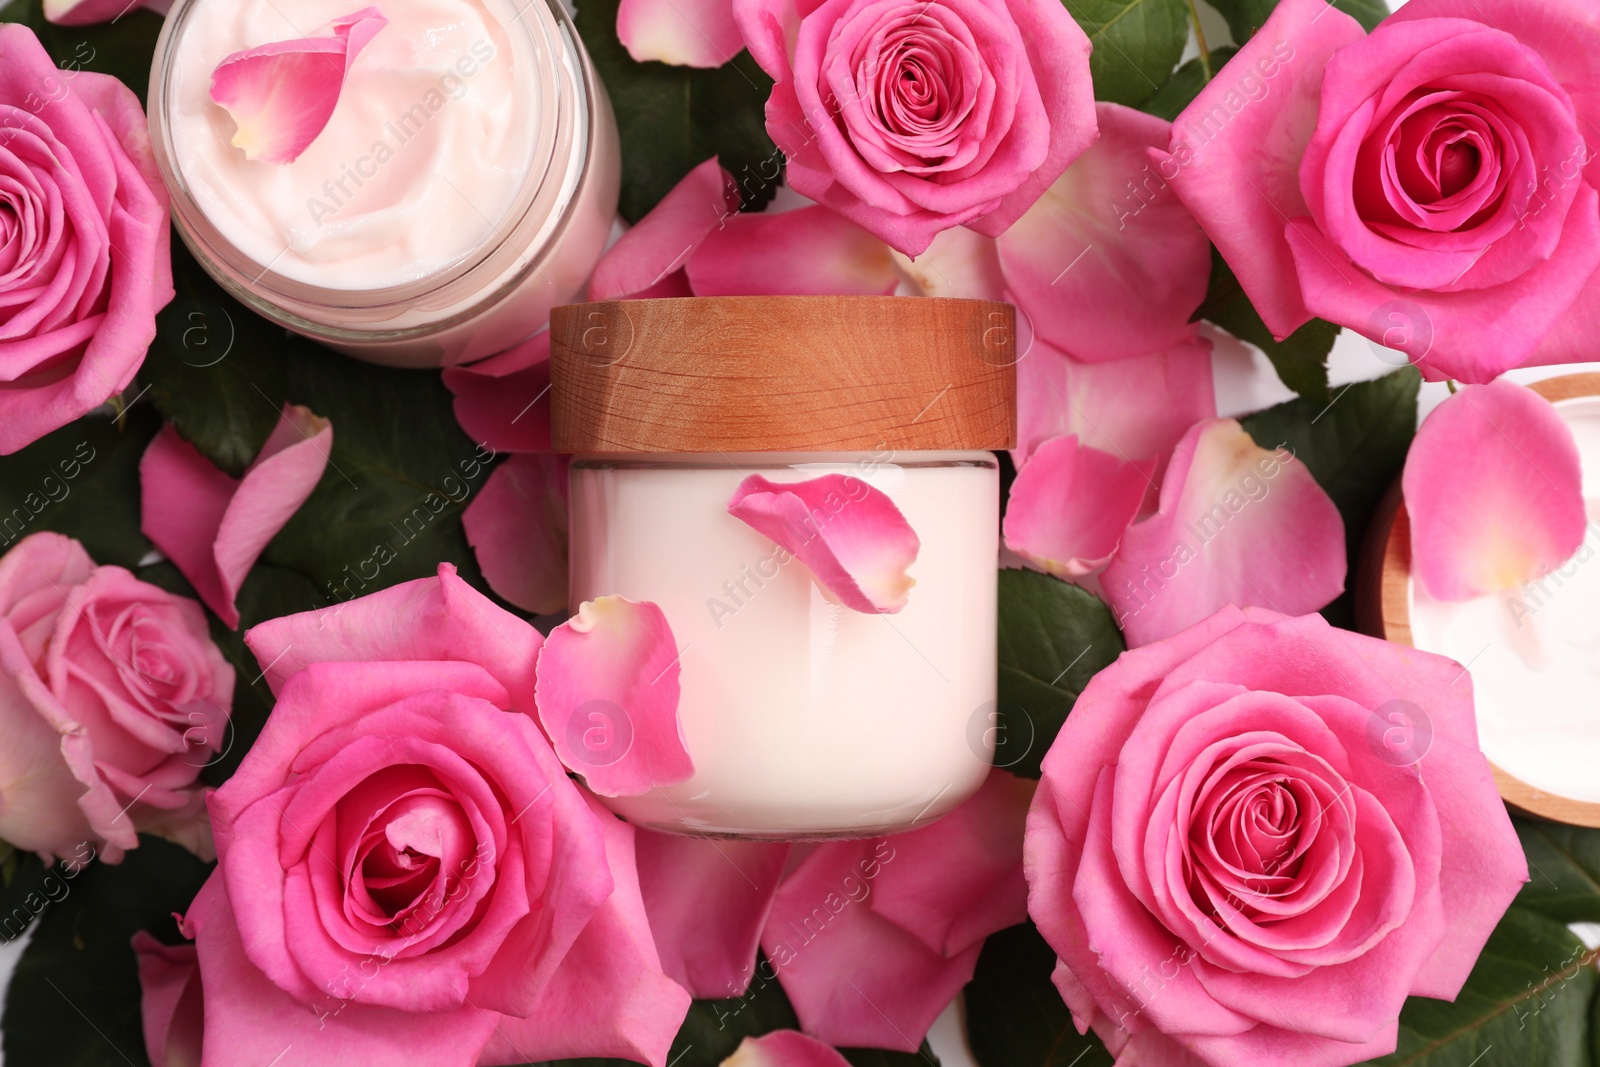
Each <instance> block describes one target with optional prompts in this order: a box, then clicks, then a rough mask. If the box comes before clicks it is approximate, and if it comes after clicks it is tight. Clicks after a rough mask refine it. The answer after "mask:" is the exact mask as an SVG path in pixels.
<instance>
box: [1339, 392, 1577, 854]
mask: <svg viewBox="0 0 1600 1067" xmlns="http://www.w3.org/2000/svg"><path fill="white" fill-rule="evenodd" d="M1528 388H1530V389H1532V390H1533V391H1534V392H1536V393H1538V394H1539V395H1540V396H1542V397H1544V398H1545V399H1546V400H1548V401H1550V402H1551V403H1552V404H1554V403H1558V402H1559V401H1562V400H1571V399H1574V398H1576V397H1580V396H1600V374H1568V375H1565V376H1563V377H1560V378H1546V379H1544V380H1543V381H1537V382H1530V383H1528ZM1361 564H1362V566H1361V572H1360V576H1359V577H1358V579H1357V588H1356V604H1357V608H1356V613H1357V620H1358V625H1359V626H1360V627H1361V628H1362V629H1363V630H1364V631H1366V632H1367V633H1369V634H1372V635H1373V636H1375V637H1382V638H1384V639H1385V640H1388V641H1393V642H1394V643H1396V644H1400V645H1411V644H1413V640H1412V634H1411V518H1410V516H1409V515H1407V513H1406V504H1405V498H1404V497H1403V496H1402V494H1401V492H1400V482H1399V480H1398V479H1396V480H1395V484H1394V485H1393V486H1391V487H1390V489H1389V492H1388V494H1387V495H1386V496H1385V497H1384V500H1383V503H1382V504H1380V505H1379V506H1378V511H1377V513H1376V514H1375V515H1374V516H1373V519H1372V527H1371V528H1370V529H1369V530H1368V533H1367V543H1366V548H1365V550H1364V553H1363V557H1362V561H1361ZM1467 666H1468V667H1469V668H1470V666H1471V664H1468V665H1467ZM1489 769H1490V770H1491V771H1493V772H1494V781H1495V785H1496V786H1498V787H1499V789H1500V798H1501V799H1502V800H1504V801H1505V802H1506V803H1508V804H1510V805H1512V806H1513V807H1516V808H1519V809H1521V810H1522V811H1525V812H1527V813H1529V814H1531V815H1538V816H1541V817H1543V818H1546V819H1553V820H1555V821H1556V822H1564V823H1571V824H1573V825H1575V826H1592V827H1600V804H1596V803H1594V802H1592V801H1587V800H1578V799H1575V798H1573V797H1564V796H1561V795H1560V794H1557V793H1547V792H1545V791H1544V790H1542V789H1539V788H1537V787H1535V786H1532V785H1529V784H1528V783H1527V782H1524V781H1523V780H1522V779H1520V778H1518V777H1516V776H1515V775H1513V774H1511V773H1509V772H1507V771H1505V770H1502V769H1501V768H1500V767H1498V766H1496V765H1495V763H1494V761H1493V760H1490V762H1489Z"/></svg>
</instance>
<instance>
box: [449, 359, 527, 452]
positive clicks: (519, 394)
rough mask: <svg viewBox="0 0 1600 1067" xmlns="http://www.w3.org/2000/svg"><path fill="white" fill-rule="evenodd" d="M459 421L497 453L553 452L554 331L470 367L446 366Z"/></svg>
mask: <svg viewBox="0 0 1600 1067" xmlns="http://www.w3.org/2000/svg"><path fill="white" fill-rule="evenodd" d="M443 378H444V384H445V388H447V389H449V390H450V392H451V393H452V394H454V396H455V401H454V404H453V405H452V406H453V409H454V411H455V413H456V422H458V423H460V424H461V428H462V429H463V430H465V431H466V433H467V436H468V437H470V438H472V440H473V441H474V442H476V443H477V445H478V447H479V448H486V449H488V450H489V451H490V454H491V456H492V455H493V453H496V452H548V451H550V396H549V394H550V331H549V330H541V331H540V332H539V333H537V334H535V335H534V336H533V337H531V338H529V339H528V340H526V341H524V342H522V343H521V344H520V345H517V346H516V347H515V348H510V349H507V350H506V351H504V352H501V353H500V354H499V355H497V356H490V357H489V358H488V359H486V360H483V361H481V362H479V363H473V364H471V365H469V366H465V367H446V368H445V369H444V373H443Z"/></svg>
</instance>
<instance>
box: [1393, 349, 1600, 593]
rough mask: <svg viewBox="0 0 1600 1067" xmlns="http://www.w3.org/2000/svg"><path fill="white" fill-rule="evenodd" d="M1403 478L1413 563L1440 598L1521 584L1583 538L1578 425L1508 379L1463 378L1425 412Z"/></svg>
mask: <svg viewBox="0 0 1600 1067" xmlns="http://www.w3.org/2000/svg"><path fill="white" fill-rule="evenodd" d="M1463 457H1471V463H1470V466H1469V467H1463V466H1462V460H1463ZM1402 484H1403V487H1404V492H1405V501H1406V511H1407V512H1408V513H1409V514H1410V516H1411V559H1412V567H1413V569H1414V571H1415V573H1416V575H1417V578H1418V580H1420V581H1421V582H1422V584H1423V587H1424V588H1425V589H1427V591H1428V593H1429V595H1431V596H1433V597H1436V598H1438V599H1440V600H1466V599H1469V598H1471V597H1476V596H1483V595H1486V594H1488V593H1493V592H1497V591H1499V590H1501V589H1510V588H1512V587H1514V586H1517V585H1521V584H1522V583H1523V582H1526V581H1530V580H1532V579H1534V578H1537V577H1539V576H1540V575H1543V574H1545V573H1547V572H1548V571H1549V570H1551V569H1552V568H1554V567H1556V566H1558V565H1560V564H1561V563H1563V562H1565V561H1566V560H1567V559H1569V558H1571V556H1572V555H1573V553H1575V552H1576V551H1577V550H1578V546H1579V545H1580V544H1582V543H1583V535H1584V530H1585V527H1586V524H1587V521H1588V520H1587V517H1586V515H1585V511H1584V500H1583V473H1582V470H1581V468H1580V466H1579V461H1578V446H1577V444H1576V443H1575V442H1574V440H1573V437H1572V431H1571V429H1569V428H1568V427H1567V424H1566V422H1565V421H1563V420H1562V418H1561V416H1560V415H1559V414H1557V413H1556V409H1555V408H1554V407H1553V406H1551V404H1550V402H1549V401H1547V400H1545V399H1543V398H1542V397H1540V396H1539V395H1538V394H1537V393H1535V392H1534V391H1533V390H1531V389H1528V388H1525V387H1524V386H1520V385H1514V384H1512V383H1511V382H1508V381H1505V380H1503V379H1502V380H1500V381H1496V382H1492V383H1490V384H1489V385H1469V386H1466V387H1464V388H1463V389H1462V390H1461V391H1460V392H1458V393H1457V394H1456V395H1455V396H1452V397H1450V398H1449V399H1448V400H1446V401H1445V402H1444V403H1442V404H1440V405H1439V406H1438V407H1437V408H1435V409H1434V410H1433V412H1432V413H1430V414H1429V415H1428V417H1427V418H1426V419H1425V420H1423V423H1422V426H1421V428H1420V429H1418V431H1417V436H1416V439H1415V440H1414V441H1413V442H1412V444H1411V452H1410V454H1409V455H1407V456H1406V468H1405V475H1404V477H1403V479H1402Z"/></svg>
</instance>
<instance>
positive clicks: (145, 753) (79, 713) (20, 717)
mask: <svg viewBox="0 0 1600 1067" xmlns="http://www.w3.org/2000/svg"><path fill="white" fill-rule="evenodd" d="M232 706H233V668H232V667H230V666H228V663H227V661H226V660H224V659H223V658H222V654H221V653H220V652H218V651H217V648H216V646H215V645H213V644H212V643H211V638H210V635H209V633H208V631H207V629H206V619H205V613H204V612H203V611H202V610H201V608H200V605H199V604H197V603H195V602H194V601H193V600H189V599H187V598H184V597H176V596H173V595H171V594H170V593H168V592H166V591H165V590H163V589H158V588H157V587H156V586H153V585H150V584H148V583H146V582H141V581H140V580H139V579H137V578H135V577H134V576H133V575H132V574H129V573H128V572H127V571H125V570H123V569H122V568H121V567H97V566H95V564H94V561H93V560H91V559H90V558H89V554H88V553H87V552H85V551H84V549H83V546H82V545H80V544H79V543H78V542H76V541H74V540H72V539H71V538H69V537H63V536H61V535H60V534H55V533H37V534H33V535H31V536H29V537H26V538H24V539H23V540H21V541H20V542H18V543H17V545H16V547H14V548H13V549H11V551H9V552H7V553H6V554H5V556H4V557H3V558H0V724H3V729H4V731H5V738H6V740H5V743H4V744H3V745H0V838H4V839H5V840H6V841H8V842H10V843H11V844H13V845H15V846H17V847H18V848H23V849H28V850H30V851H34V852H38V853H39V854H40V855H42V856H45V857H47V858H48V857H57V858H67V859H69V860H75V861H78V862H81V861H83V860H85V859H87V858H88V856H89V855H92V854H93V851H99V852H100V853H101V855H102V856H103V858H105V859H106V860H107V861H109V862H111V863H116V862H119V861H120V860H121V858H122V854H123V851H124V850H126V849H130V848H136V847H138V844H139V838H138V834H139V832H141V831H143V832H146V833H155V834H160V835H162V836H164V837H170V838H172V839H173V840H174V841H177V842H179V843H180V844H182V845H184V846H185V847H187V848H189V849H192V850H193V851H195V852H197V853H199V854H201V855H202V856H207V857H209V854H210V852H211V840H210V832H209V828H208V826H207V824H206V819H205V805H204V798H203V795H202V791H201V789H200V788H199V787H198V785H197V784H196V781H195V779H196V777H197V776H198V775H199V773H200V768H201V767H203V766H205V764H206V762H207V760H208V758H209V756H210V755H211V754H212V753H215V752H217V751H219V750H220V749H221V748H222V745H223V741H224V737H225V734H226V732H227V726H228V713H229V711H230V709H231V708H232Z"/></svg>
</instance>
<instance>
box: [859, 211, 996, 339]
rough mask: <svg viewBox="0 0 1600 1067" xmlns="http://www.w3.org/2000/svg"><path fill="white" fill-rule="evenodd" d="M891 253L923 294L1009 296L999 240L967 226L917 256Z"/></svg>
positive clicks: (942, 236)
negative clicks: (996, 242)
mask: <svg viewBox="0 0 1600 1067" xmlns="http://www.w3.org/2000/svg"><path fill="white" fill-rule="evenodd" d="M891 254H892V255H893V256H894V262H895V265H896V266H898V267H899V268H900V273H902V274H904V275H905V276H906V277H907V278H908V279H910V281H911V283H912V284H913V285H915V286H916V287H917V290H918V295H920V296H953V297H965V298H966V299H969V300H1004V299H1006V280H1005V277H1004V275H1002V274H1001V273H1000V254H999V252H998V251H996V249H995V239H994V238H993V237H985V236H984V235H983V234H981V233H976V232H974V231H972V230H969V229H967V228H966V227H965V226H956V227H954V228H952V229H948V230H942V231H940V233H939V234H938V235H936V236H935V237H934V239H933V243H932V244H930V245H928V247H927V248H926V249H925V250H924V251H923V252H922V254H921V255H919V256H917V257H916V258H915V259H913V258H911V257H910V256H908V255H906V254H905V253H904V252H891ZM1018 347H1019V348H1020V347H1021V346H1020V345H1019V346H1018Z"/></svg>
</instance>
